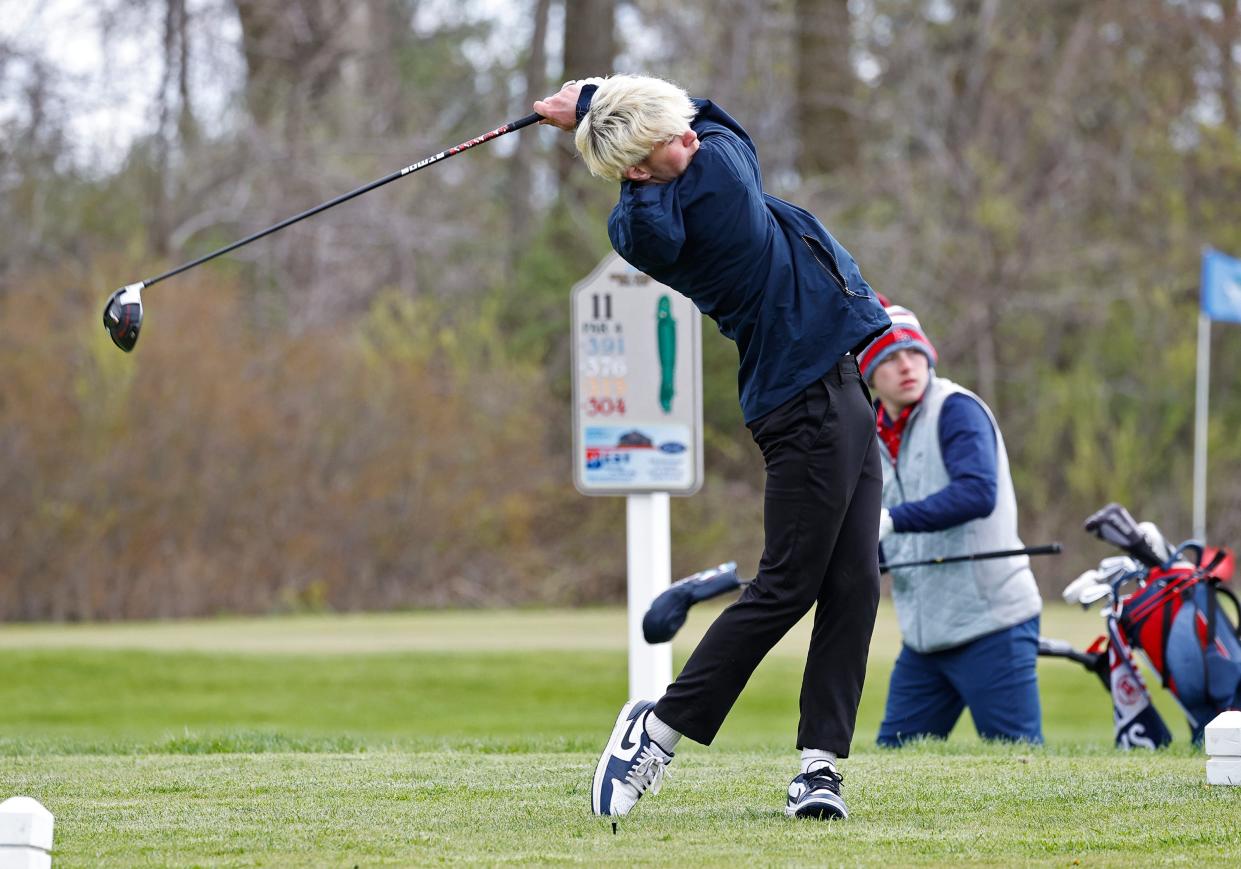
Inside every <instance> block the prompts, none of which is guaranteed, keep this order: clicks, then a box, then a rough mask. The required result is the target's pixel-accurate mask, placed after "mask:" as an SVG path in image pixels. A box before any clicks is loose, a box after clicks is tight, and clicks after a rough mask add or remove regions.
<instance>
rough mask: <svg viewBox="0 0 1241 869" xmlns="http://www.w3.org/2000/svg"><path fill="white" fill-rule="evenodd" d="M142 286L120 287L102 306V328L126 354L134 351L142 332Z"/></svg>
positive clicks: (140, 284) (138, 284) (139, 284)
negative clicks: (139, 334)
mask: <svg viewBox="0 0 1241 869" xmlns="http://www.w3.org/2000/svg"><path fill="white" fill-rule="evenodd" d="M143 286H145V285H144V284H142V283H137V284H129V285H128V286H124V287H121V288H120V289H119V290H117V291H116V292H115V293H113V294H112V295H111V296H110V297H109V298H108V303H107V304H106V305H104V306H103V328H105V329H107V330H108V335H109V337H111V338H112V343H113V344H115V345H116V346H117V347H120V348H121V349H122V350H124V351H125V352H126V353H128V352H129V351H131V350H133V349H134V345H135V344H137V343H138V333H139V332H140V331H141V330H142V288H143Z"/></svg>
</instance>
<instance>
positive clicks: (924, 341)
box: [858, 305, 939, 383]
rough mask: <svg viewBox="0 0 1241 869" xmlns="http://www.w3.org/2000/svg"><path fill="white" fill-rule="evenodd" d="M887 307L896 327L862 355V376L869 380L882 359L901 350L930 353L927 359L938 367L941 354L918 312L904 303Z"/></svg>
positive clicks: (860, 358) (860, 363)
mask: <svg viewBox="0 0 1241 869" xmlns="http://www.w3.org/2000/svg"><path fill="white" fill-rule="evenodd" d="M884 310H885V311H887V313H888V317H889V318H891V320H892V328H891V329H889V330H888V331H886V332H884V333H883V334H882V335H880V336H879V337H878V338H876V339H875V340H874V341H872V342H870V345H869V346H867V348H866V349H865V350H863V351H862V355H861V356H859V357H858V370H859V371H861V373H862V378H863V379H864V380H866V381H867V382H868V383H869V382H870V376H871V374H873V373H874V371H875V368H876V367H877V366H878V365H879V363H881V362H882V361H883V360H885V359H887V358H888V357H889V356H891V355H892V354H893V353H895V352H896V351H897V350H917V351H918V352H919V353H922V354H923V355H924V356H926V359H927V362H928V363H930V365H931V367H932V368H934V367H935V363H936V362H937V361H939V354H938V353H936V352H935V345H934V344H932V343H931V341H930V339H929V338H927V337H926V332H924V331H922V324H921V323H919V322H918V318H917V317H916V316H914V312H913V311H911V310H909V309H908V308H903V307H901V306H900V305H888V306H887V307H885V308H884Z"/></svg>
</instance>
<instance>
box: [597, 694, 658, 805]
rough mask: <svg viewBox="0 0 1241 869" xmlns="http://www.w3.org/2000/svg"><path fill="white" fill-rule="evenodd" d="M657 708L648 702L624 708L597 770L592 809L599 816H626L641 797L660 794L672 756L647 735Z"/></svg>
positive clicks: (634, 703) (626, 705)
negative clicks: (651, 717)
mask: <svg viewBox="0 0 1241 869" xmlns="http://www.w3.org/2000/svg"><path fill="white" fill-rule="evenodd" d="M654 708H655V704H654V703H652V702H651V701H649V700H630V701H629V702H628V703H626V704H625V705H624V706H623V707H621V711H620V715H618V716H617V717H616V726H615V727H613V728H612V738H611V739H609V740H608V747H607V748H605V749H604V750H603V756H602V757H601V758H599V765H598V766H597V767H595V779H594V782H593V783H592V785H591V792H590V809H591V811H592V812H594V813H595V814H596V815H613V816H616V817H619V816H621V815H627V814H629V810H630V809H632V808H633V807H634V804H635V803H636V802H637V801H638V798H639V797H641V796H642V794H644V793H646V792H647V791H650V792H651V793H652V794H657V793H659V787H660V785H661V784H663V780H664V767H665V766H666V765H667V764H668V761H670V760H672V752H670V751H664V749H663V748H662V747H661V746H660V745H659V743H657V742H656V741H655V740H653V739H651V737H650V735H649V734H648V733H647V732H646V717H647V716H648V715H650V714H651V710H652V709H654Z"/></svg>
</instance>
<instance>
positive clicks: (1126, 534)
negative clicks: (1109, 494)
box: [1086, 502, 1163, 567]
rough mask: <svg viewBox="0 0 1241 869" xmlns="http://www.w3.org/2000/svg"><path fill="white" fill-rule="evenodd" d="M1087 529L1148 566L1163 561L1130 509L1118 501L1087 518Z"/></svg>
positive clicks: (1153, 565) (1154, 565)
mask: <svg viewBox="0 0 1241 869" xmlns="http://www.w3.org/2000/svg"><path fill="white" fill-rule="evenodd" d="M1086 530H1087V531H1089V532H1090V533H1091V534H1093V535H1095V536H1096V537H1098V538H1099V539H1100V540H1103V541H1106V542H1107V543H1110V544H1112V545H1113V546H1115V547H1117V548H1119V549H1120V550H1121V551H1122V552H1127V553H1128V554H1129V555H1132V556H1133V557H1134V558H1136V559H1137V560H1138V561H1140V562H1142V563H1143V564H1145V565H1146V566H1148V567H1158V566H1159V565H1160V564H1162V563H1163V559H1161V558H1160V557H1159V556H1158V555H1157V554H1156V553H1155V550H1154V549H1152V548H1151V544H1150V541H1148V540H1147V539H1146V536H1145V535H1144V534H1143V533H1142V530H1141V529H1140V528H1138V523H1137V522H1135V521H1134V519H1133V517H1132V516H1130V515H1129V511H1128V510H1126V509H1125V508H1124V507H1122V506H1121V505H1119V504H1117V503H1114V502H1113V503H1111V504H1108V505H1107V506H1106V507H1104V508H1103V509H1102V510H1099V511H1098V512H1096V513H1094V514H1093V515H1091V516H1090V517H1089V518H1088V519H1087V520H1086Z"/></svg>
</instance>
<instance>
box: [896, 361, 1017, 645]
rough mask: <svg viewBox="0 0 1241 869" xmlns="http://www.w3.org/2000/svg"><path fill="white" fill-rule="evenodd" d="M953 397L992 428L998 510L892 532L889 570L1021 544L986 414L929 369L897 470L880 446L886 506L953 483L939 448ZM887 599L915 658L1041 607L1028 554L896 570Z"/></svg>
mask: <svg viewBox="0 0 1241 869" xmlns="http://www.w3.org/2000/svg"><path fill="white" fill-rule="evenodd" d="M957 393H962V394H965V395H969V396H971V397H973V398H974V399H976V400H977V401H978V403H979V404H980V405H982V407H983V409H984V410H986V412H987V417H988V418H989V419H990V420H991V426H992V428H993V429H994V430H995V441H996V499H995V509H994V510H993V511H992V512H991V515H989V516H984V517H983V518H981V519H973V520H971V521H969V522H966V523H964V524H962V525H957V526H956V527H953V528H948V529H945V530H943V531H932V532H925V533H904V534H900V533H895V532H894V533H892V534H889V535H888V536H887V537H886V538H885V539H884V541H883V554H884V559H885V561H887V563H889V564H894V563H897V562H904V561H924V560H926V559H930V558H938V557H941V556H952V555H970V554H973V553H977V552H987V551H991V550H1003V549H1021V548H1022V547H1023V546H1024V545H1025V544H1023V543H1022V542H1021V538H1019V537H1018V536H1017V497H1016V495H1015V494H1014V492H1013V479H1012V476H1011V474H1010V473H1009V468H1008V453H1007V451H1006V450H1005V449H1004V437H1003V435H1001V434H1000V427H999V426H998V425H996V422H995V417H994V416H993V415H992V413H991V409H990V408H988V407H987V405H986V404H985V403H984V402H983V401H982V400H981V399H979V398H978V396H976V395H974V393H972V392H970V391H969V390H968V389H965V388H963V387H960V386H957V385H956V384H955V383H953V382H952V381H950V380H947V379H945V378H942V377H936V376H935V373H934V371H932V372H931V381H930V383H929V384H928V385H927V389H926V393H925V394H924V395H923V396H922V401H921V402H919V404H918V405H917V406H916V407H915V408H914V410H913V413H911V414H910V417H909V422H908V423H907V424H906V427H905V432H904V435H903V437H902V439H901V447H900V450H899V452H898V457H897V461H896V463H895V464H894V463H893V462H892V457H891V455H890V453H889V452H888V450H887V447H886V446H885V445H884V444H883V443H882V441H881V442H880V445H879V446H880V450H879V452H880V455H881V456H882V457H883V506H885V507H887V508H888V509H892V508H893V507H895V506H897V505H898V504H903V503H905V502H906V501H920V500H922V499H923V498H925V497H927V496H928V495H932V494H934V493H935V492H938V491H939V490H940V489H943V488H944V487H945V486H947V485H948V484H949V483H950V482H951V478H950V477H949V476H948V469H947V468H946V467H945V466H944V458H943V454H942V453H941V451H940V446H939V414H940V411H941V410H942V409H943V406H944V401H945V400H946V399H947V398H948V397H949V396H951V395H955V394H957ZM892 598H893V601H894V603H895V604H896V614H897V618H898V619H899V621H900V627H901V636H902V638H903V639H904V642H905V644H906V645H908V646H909V647H910V648H912V649H913V650H914V651H917V652H936V651H940V650H943V649H949V648H952V647H953V646H959V645H961V644H963V643H967V642H969V641H970V640H973V639H976V638H978V637H981V636H983V635H984V634H989V633H992V632H993V631H998V630H1000V629H1002V628H1008V627H1012V626H1013V625H1017V624H1021V623H1022V622H1024V621H1027V620H1029V619H1031V618H1033V617H1034V616H1035V615H1037V614H1038V613H1039V612H1040V610H1041V609H1042V599H1041V598H1040V597H1039V592H1038V586H1037V585H1036V584H1035V582H1034V574H1032V573H1031V572H1030V558H1029V556H1026V555H1021V556H1016V557H1011V558H998V559H992V560H988V561H967V562H963V563H960V564H945V565H930V566H926V567H909V568H900V569H897V570H893V571H892Z"/></svg>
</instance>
